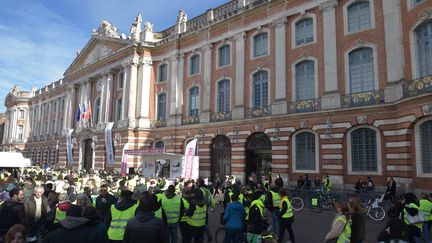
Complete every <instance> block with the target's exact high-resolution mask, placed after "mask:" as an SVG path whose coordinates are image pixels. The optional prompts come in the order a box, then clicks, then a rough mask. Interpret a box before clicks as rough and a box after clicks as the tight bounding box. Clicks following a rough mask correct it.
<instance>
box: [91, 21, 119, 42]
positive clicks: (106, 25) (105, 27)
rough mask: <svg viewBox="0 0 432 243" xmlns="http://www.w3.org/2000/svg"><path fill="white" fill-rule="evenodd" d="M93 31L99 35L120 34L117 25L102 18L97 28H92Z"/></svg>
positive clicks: (115, 36) (116, 35)
mask: <svg viewBox="0 0 432 243" xmlns="http://www.w3.org/2000/svg"><path fill="white" fill-rule="evenodd" d="M93 33H94V34H98V35H100V36H106V37H112V38H120V34H119V33H118V32H117V27H115V26H114V25H112V24H111V23H110V22H108V21H106V20H103V21H102V22H101V24H100V26H99V29H98V30H97V31H94V30H93Z"/></svg>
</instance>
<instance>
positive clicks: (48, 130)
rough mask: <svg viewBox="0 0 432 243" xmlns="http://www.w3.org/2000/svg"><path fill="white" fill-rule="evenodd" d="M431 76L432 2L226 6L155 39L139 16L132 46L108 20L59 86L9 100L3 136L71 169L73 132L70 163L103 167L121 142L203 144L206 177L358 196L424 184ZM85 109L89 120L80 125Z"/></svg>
mask: <svg viewBox="0 0 432 243" xmlns="http://www.w3.org/2000/svg"><path fill="white" fill-rule="evenodd" d="M161 17H162V16H161ZM142 25H143V26H142ZM431 75H432V1H427V0H339V1H338V0H313V1H312V0H309V1H308V0H291V1H285V0H232V1H228V2H227V3H226V4H223V5H221V6H218V7H215V8H213V9H210V10H208V11H207V12H205V13H202V14H201V15H199V16H197V17H194V18H192V19H190V20H188V19H187V15H186V13H185V12H184V11H180V12H179V15H178V18H177V21H176V24H175V25H174V26H173V27H171V28H168V29H166V30H163V31H159V32H158V31H154V30H153V26H152V24H151V23H149V22H145V23H142V19H141V16H138V17H137V18H136V19H135V21H134V23H133V24H132V25H131V31H130V35H129V37H126V36H125V35H122V34H121V33H118V31H117V29H116V28H115V26H113V25H112V24H111V23H110V22H108V21H103V22H102V23H101V25H100V27H99V29H98V30H94V32H93V34H92V36H91V38H90V40H89V41H88V43H87V44H86V46H85V47H84V48H83V49H82V51H81V52H80V53H79V54H78V55H77V57H76V59H75V60H74V61H73V63H72V64H71V65H70V67H69V68H68V69H67V70H66V72H65V73H64V77H63V78H62V79H60V80H58V81H56V82H53V83H51V84H48V85H47V86H45V87H43V88H41V89H38V90H33V91H31V92H20V91H19V90H18V89H17V88H15V89H14V90H13V91H12V92H11V93H10V94H9V95H8V96H7V97H6V106H7V107H8V110H7V119H8V120H7V123H6V131H5V136H4V138H5V143H7V144H8V145H10V146H15V147H19V148H20V149H23V150H24V151H25V153H26V155H27V156H28V157H30V158H32V159H33V161H35V162H37V163H58V164H60V165H62V166H66V165H67V164H66V163H67V162H66V161H67V160H66V158H67V154H66V133H67V131H68V129H71V128H73V129H74V130H73V133H72V137H73V139H72V142H73V163H71V164H70V166H73V167H75V168H91V167H92V168H96V169H97V168H104V169H107V170H110V169H114V168H117V169H118V168H119V167H120V160H121V154H122V148H123V147H124V146H125V144H127V148H129V149H143V148H151V147H164V148H165V150H166V151H167V152H170V153H183V150H184V147H185V144H186V142H187V141H189V140H190V139H192V138H198V139H199V156H200V167H199V169H200V175H202V176H209V177H211V178H214V177H215V176H216V175H218V176H219V177H223V176H225V175H227V174H236V175H237V176H238V177H240V178H245V177H247V176H249V175H250V174H251V173H253V172H257V171H264V172H265V173H269V172H271V173H273V174H281V175H282V177H283V178H285V179H289V181H291V182H293V181H296V180H297V178H298V176H299V175H304V174H306V173H307V174H309V175H310V176H311V177H312V178H315V177H321V176H322V175H324V174H329V175H330V176H331V178H332V180H333V182H334V184H337V185H339V186H343V185H345V186H347V185H349V186H348V187H351V186H352V184H354V183H355V182H356V181H357V180H358V179H359V178H364V177H366V176H367V175H369V176H371V177H372V178H373V179H374V180H375V181H376V183H377V184H379V185H384V184H385V181H386V180H387V178H388V177H394V178H395V180H396V181H398V182H399V183H400V184H401V185H403V186H406V187H411V188H427V187H428V188H430V185H431V183H432V76H431ZM88 102H90V104H91V107H92V122H83V121H82V120H79V121H77V119H76V117H75V113H76V110H77V107H78V104H86V105H87V107H88ZM108 122H114V128H113V131H112V135H113V141H114V143H113V144H114V151H115V163H114V164H111V163H108V160H107V158H106V152H105V150H106V144H105V136H104V128H105V127H106V124H108ZM128 159H129V160H128V167H134V168H137V167H140V166H141V163H142V159H143V158H142V157H141V156H129V157H128Z"/></svg>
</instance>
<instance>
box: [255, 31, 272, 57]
mask: <svg viewBox="0 0 432 243" xmlns="http://www.w3.org/2000/svg"><path fill="white" fill-rule="evenodd" d="M267 42H268V35H267V32H263V33H259V34H257V35H255V36H254V37H253V56H254V57H259V56H263V55H267V53H268V43H267Z"/></svg>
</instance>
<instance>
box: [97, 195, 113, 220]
mask: <svg viewBox="0 0 432 243" xmlns="http://www.w3.org/2000/svg"><path fill="white" fill-rule="evenodd" d="M116 203H117V198H116V197H115V196H113V195H111V194H108V195H107V196H106V197H102V196H101V195H99V196H98V197H97V198H96V211H97V212H98V213H99V214H100V216H101V217H102V218H103V219H104V218H105V215H106V213H107V212H108V210H109V209H110V208H111V205H113V204H116Z"/></svg>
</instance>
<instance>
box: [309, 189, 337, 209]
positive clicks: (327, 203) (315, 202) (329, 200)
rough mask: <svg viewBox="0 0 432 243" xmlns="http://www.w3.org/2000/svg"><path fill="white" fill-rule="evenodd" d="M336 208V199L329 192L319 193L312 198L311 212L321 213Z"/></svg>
mask: <svg viewBox="0 0 432 243" xmlns="http://www.w3.org/2000/svg"><path fill="white" fill-rule="evenodd" d="M334 207H335V199H334V198H333V197H332V196H331V195H330V193H329V192H323V191H318V192H317V194H316V195H315V196H313V197H312V198H311V204H310V210H311V211H312V212H314V213H321V212H322V210H323V209H324V210H332V209H334Z"/></svg>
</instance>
